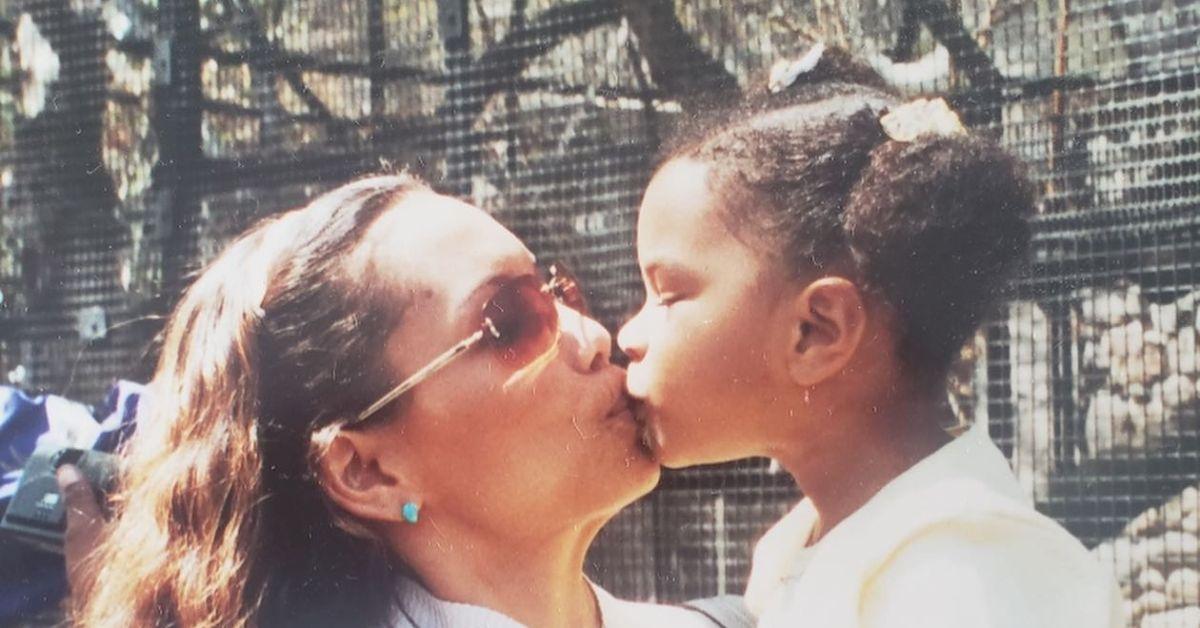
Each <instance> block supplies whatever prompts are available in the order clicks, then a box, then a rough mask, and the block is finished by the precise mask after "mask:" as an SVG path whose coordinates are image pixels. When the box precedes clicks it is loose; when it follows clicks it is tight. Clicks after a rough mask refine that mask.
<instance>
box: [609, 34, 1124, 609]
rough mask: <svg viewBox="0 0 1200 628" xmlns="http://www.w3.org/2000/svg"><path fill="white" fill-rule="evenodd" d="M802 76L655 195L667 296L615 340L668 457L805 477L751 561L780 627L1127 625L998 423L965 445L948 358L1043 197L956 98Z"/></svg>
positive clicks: (650, 271)
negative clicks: (1027, 483)
mask: <svg viewBox="0 0 1200 628" xmlns="http://www.w3.org/2000/svg"><path fill="white" fill-rule="evenodd" d="M816 54H817V55H820V51H819V50H818V52H817V53H816ZM802 61H804V62H803V63H799V64H798V65H797V66H796V68H795V71H794V72H793V71H790V70H789V69H788V68H784V69H785V70H788V71H784V72H781V73H780V74H779V76H777V77H776V79H777V80H776V81H775V82H773V84H772V87H773V91H778V92H779V94H778V95H776V96H773V97H772V98H774V99H782V100H785V101H787V102H783V103H779V102H769V103H767V104H765V105H751V106H748V107H746V109H744V110H743V111H741V112H739V113H738V114H737V115H733V116H731V117H727V118H726V119H725V120H724V121H722V122H719V123H717V124H711V123H710V124H709V125H707V126H704V127H702V128H700V129H699V132H698V133H695V134H693V135H690V136H685V137H684V138H683V139H682V140H680V141H678V142H677V144H676V145H675V146H674V148H673V149H672V150H671V151H670V152H668V155H667V158H666V160H665V161H664V163H663V165H662V166H661V167H660V168H659V169H658V170H657V172H656V174H655V175H654V177H653V179H652V180H651V182H650V184H649V187H648V188H647V190H646V193H645V196H644V198H643V201H642V206H641V209H640V215H639V218H638V234H637V248H638V257H639V263H640V265H641V269H642V273H643V278H644V282H645V287H646V292H647V301H646V304H645V306H644V307H643V308H642V309H641V311H640V312H639V313H638V314H637V315H636V316H635V317H634V318H633V319H632V320H631V321H630V322H629V323H628V324H627V325H626V326H625V327H624V328H623V329H622V331H621V333H620V334H619V343H620V345H621V348H622V349H623V350H624V351H625V352H626V353H627V354H628V355H629V357H630V360H631V362H630V366H629V371H628V384H627V388H628V390H629V392H630V393H631V394H632V395H634V396H635V397H637V398H640V399H642V400H644V402H645V404H646V406H647V408H648V419H647V421H648V424H647V431H648V433H649V434H650V436H651V437H652V438H651V439H652V441H653V442H654V448H655V450H656V453H657V455H658V457H659V458H660V460H661V461H662V462H663V463H664V464H665V465H667V466H671V467H678V466H686V465H693V464H700V463H714V462H722V461H728V460H733V459H737V458H743V457H748V456H769V457H771V458H774V459H776V460H777V461H779V463H780V464H781V465H782V466H783V467H784V468H785V469H787V471H788V472H790V473H791V475H792V476H793V477H794V478H795V481H796V484H797V485H798V487H799V488H800V490H801V491H802V492H803V494H804V495H805V499H804V501H803V502H802V503H801V504H800V505H799V506H797V507H796V509H795V510H793V511H792V512H791V513H790V514H789V515H787V517H785V518H784V519H783V520H782V521H781V522H780V523H779V524H777V525H776V526H775V528H773V529H772V530H771V531H770V532H768V534H767V536H766V537H765V538H764V539H763V540H762V541H761V542H760V543H759V545H758V548H757V550H756V552H755V560H754V567H753V571H752V576H751V579H750V584H749V587H748V589H747V593H746V602H747V605H748V606H750V609H751V610H752V611H753V612H755V613H756V614H757V615H759V619H760V625H761V626H784V625H789V626H790V625H796V623H797V622H798V621H800V620H802V621H803V623H804V624H805V625H812V626H823V627H841V626H872V627H874V626H923V627H941V626H946V627H949V626H954V627H971V626H980V627H982V626H989V627H997V626H1005V627H1007V626H1012V627H1016V626H1021V627H1030V626H1038V627H1043V626H1044V627H1047V628H1049V627H1051V626H1053V627H1064V626H1080V627H1082V626H1088V627H1097V626H1117V625H1119V624H1118V623H1116V622H1118V619H1117V618H1118V617H1119V615H1117V614H1116V613H1115V611H1116V610H1117V609H1116V607H1115V602H1116V597H1115V596H1114V595H1113V593H1114V590H1113V588H1112V584H1111V582H1110V581H1109V580H1108V579H1107V578H1106V575H1105V574H1104V573H1103V572H1102V571H1101V570H1100V568H1099V565H1098V564H1097V563H1096V562H1095V561H1093V560H1092V559H1091V557H1090V556H1089V555H1088V554H1087V553H1086V551H1085V550H1084V548H1083V547H1082V546H1081V545H1080V544H1079V542H1078V541H1076V540H1075V539H1074V538H1073V537H1071V536H1070V535H1069V534H1067V533H1066V532H1065V531H1064V530H1063V529H1062V528H1061V527H1059V526H1058V525H1057V524H1055V523H1054V522H1053V521H1051V520H1049V519H1047V518H1045V517H1043V516H1041V515H1040V514H1038V513H1037V512H1036V511H1035V510H1034V509H1033V508H1032V506H1031V505H1030V504H1029V503H1028V501H1027V498H1026V497H1025V496H1024V495H1023V494H1022V493H1021V490H1020V487H1019V485H1018V484H1017V483H1016V480H1015V478H1014V477H1013V475H1012V473H1011V471H1010V470H1009V468H1008V467H1007V463H1006V460H1005V459H1004V457H1003V456H1002V455H1001V453H1000V452H999V451H998V450H997V449H996V448H995V446H993V445H992V443H991V442H990V440H988V438H987V434H986V426H985V425H978V426H976V427H975V429H972V430H971V431H970V432H968V433H967V434H966V435H963V436H961V437H960V438H958V439H953V438H952V437H951V436H950V435H949V434H948V433H947V431H946V429H945V428H946V427H947V426H949V425H952V424H954V423H955V422H956V421H955V417H954V416H953V414H952V413H951V412H950V410H949V409H948V408H947V404H946V389H945V377H946V374H947V370H948V368H949V366H950V364H951V361H952V360H953V359H954V358H955V356H956V355H957V353H958V351H959V348H960V347H961V346H962V345H963V343H964V342H965V341H966V340H967V339H968V338H969V337H971V336H972V335H973V334H974V332H975V330H976V328H977V326H978V325H979V324H980V322H981V321H982V320H983V318H984V316H985V314H986V312H987V309H988V307H989V306H990V305H991V304H992V303H993V302H994V301H995V300H996V296H997V294H998V293H1000V292H1001V289H1002V287H1003V286H1004V282H1005V279H1006V278H1007V276H1008V275H1009V274H1010V272H1011V270H1012V269H1013V268H1014V267H1015V266H1017V264H1018V262H1019V260H1020V259H1021V258H1022V256H1023V255H1024V252H1025V250H1026V248H1027V245H1028V241H1029V226H1028V224H1027V222H1026V216H1028V214H1029V213H1030V212H1031V209H1032V205H1033V198H1032V193H1031V186H1030V184H1029V182H1028V181H1027V180H1026V178H1025V177H1024V176H1023V174H1021V169H1020V168H1019V165H1018V163H1017V162H1016V160H1015V159H1013V158H1012V157H1011V156H1009V155H1008V154H1006V153H1005V152H1004V151H1003V150H1001V149H1000V148H999V147H998V146H997V145H996V144H995V143H993V142H991V141H988V140H986V139H983V138H981V137H977V136H974V135H972V134H970V133H968V132H967V131H966V130H965V129H964V128H963V127H962V125H961V124H960V122H959V120H958V118H957V116H956V115H955V114H954V113H953V112H952V111H950V110H949V108H948V107H947V106H946V104H945V103H944V102H943V101H941V100H935V101H918V102H915V103H911V104H908V105H905V104H902V103H901V101H900V100H898V99H897V98H896V97H895V96H894V95H892V94H891V93H889V92H887V91H885V90H882V89H880V88H877V87H873V86H866V85H858V84H848V83H837V82H832V83H825V84H820V85H808V86H806V87H802V88H801V87H799V86H797V85H791V86H790V87H789V85H788V84H787V83H788V82H790V81H795V80H796V79H797V77H800V78H803V76H804V70H805V68H806V67H808V68H812V61H813V60H812V59H811V58H810V59H807V60H802ZM821 67H822V66H821V62H817V65H816V69H815V70H813V72H812V74H814V75H825V76H829V75H837V72H828V71H821V70H820V68H821ZM789 74H790V76H789ZM781 77H782V82H783V84H782V85H781V84H780V80H779V79H780V78H781ZM697 182H702V183H701V184H699V185H698V184H697Z"/></svg>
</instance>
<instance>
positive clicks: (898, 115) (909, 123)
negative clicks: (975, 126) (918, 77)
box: [879, 98, 967, 142]
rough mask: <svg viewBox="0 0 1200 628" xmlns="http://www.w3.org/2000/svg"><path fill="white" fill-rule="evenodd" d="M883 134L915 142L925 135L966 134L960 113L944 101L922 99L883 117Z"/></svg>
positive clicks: (895, 138)
mask: <svg viewBox="0 0 1200 628" xmlns="http://www.w3.org/2000/svg"><path fill="white" fill-rule="evenodd" d="M879 124H880V125H881V126H882V127H883V132H884V133H887V136H888V137H890V138H892V139H894V140H896V141H897V142H911V141H913V140H915V139H917V138H918V137H920V136H922V135H927V134H928V135H938V136H948V135H964V134H966V132H967V128H966V127H964V126H963V123H962V120H960V119H959V118H958V114H957V113H954V110H953V109H951V108H950V105H948V104H946V100H945V99H943V98H934V99H928V98H921V99H918V100H914V101H912V102H908V103H904V104H903V105H900V106H899V107H896V108H894V109H892V110H891V111H889V112H887V113H886V114H884V115H883V117H881V118H879Z"/></svg>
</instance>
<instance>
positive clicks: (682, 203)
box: [637, 159, 733, 254]
mask: <svg viewBox="0 0 1200 628" xmlns="http://www.w3.org/2000/svg"><path fill="white" fill-rule="evenodd" d="M710 170H711V168H710V166H709V165H708V164H706V163H703V162H700V161H696V160H692V159H677V160H674V161H671V162H669V163H667V164H666V165H665V166H663V168H662V169H661V170H659V171H658V173H657V174H655V175H654V178H653V179H652V180H651V181H650V185H649V186H648V187H647V189H646V195H645V197H644V199H643V202H642V206H641V210H640V213H639V216H638V234H637V241H638V249H639V254H640V253H643V252H644V249H648V248H655V249H677V250H676V251H674V252H675V253H676V254H687V253H692V254H704V252H706V251H709V252H711V251H713V250H714V249H717V248H721V247H724V246H728V245H729V244H730V242H731V240H733V238H732V237H731V236H730V233H729V230H728V229H727V228H726V225H725V223H724V222H723V221H722V219H721V214H720V210H721V206H720V203H721V199H720V196H719V195H717V194H715V193H714V192H713V191H712V188H711V185H710V184H709V180H708V176H709V172H710Z"/></svg>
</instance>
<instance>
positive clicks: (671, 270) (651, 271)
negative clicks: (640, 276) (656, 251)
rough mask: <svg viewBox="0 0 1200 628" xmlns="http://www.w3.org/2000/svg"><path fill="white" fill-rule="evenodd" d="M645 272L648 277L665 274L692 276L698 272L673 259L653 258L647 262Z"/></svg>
mask: <svg viewBox="0 0 1200 628" xmlns="http://www.w3.org/2000/svg"><path fill="white" fill-rule="evenodd" d="M645 272H646V276H647V277H655V276H658V275H663V274H666V275H676V276H683V277H691V276H693V275H695V274H696V272H695V271H694V270H692V269H691V268H689V267H687V266H685V265H683V264H681V263H679V262H675V261H671V260H652V261H651V262H650V263H648V264H646V267H645Z"/></svg>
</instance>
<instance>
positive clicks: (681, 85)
mask: <svg viewBox="0 0 1200 628" xmlns="http://www.w3.org/2000/svg"><path fill="white" fill-rule="evenodd" d="M616 3H617V6H618V7H619V8H620V10H621V13H623V14H624V15H625V19H627V20H628V21H629V28H630V30H631V31H632V32H633V34H634V36H636V37H637V44H638V50H639V52H640V53H641V55H642V58H644V59H645V60H646V63H647V65H648V66H649V67H650V79H651V80H653V81H654V83H655V85H657V86H658V87H659V89H661V90H663V91H664V92H666V93H667V94H668V95H670V96H672V97H675V98H677V99H679V101H680V104H682V105H683V106H684V108H691V107H693V106H695V105H697V104H698V103H699V102H700V101H702V100H708V99H714V100H715V99H722V98H737V97H738V94H739V92H738V83H737V79H736V78H735V77H734V76H733V75H732V74H731V73H729V72H728V71H727V70H726V69H725V67H724V66H723V65H721V63H720V62H718V61H717V60H716V59H713V58H712V57H711V56H709V55H708V54H707V53H705V52H704V51H703V50H702V49H701V48H700V46H699V45H698V44H697V43H696V41H695V40H694V39H693V38H692V36H691V35H689V34H688V32H687V31H686V30H685V29H684V28H683V25H682V24H680V23H679V19H678V18H677V17H676V15H675V4H674V3H673V2H671V1H670V0H616Z"/></svg>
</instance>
